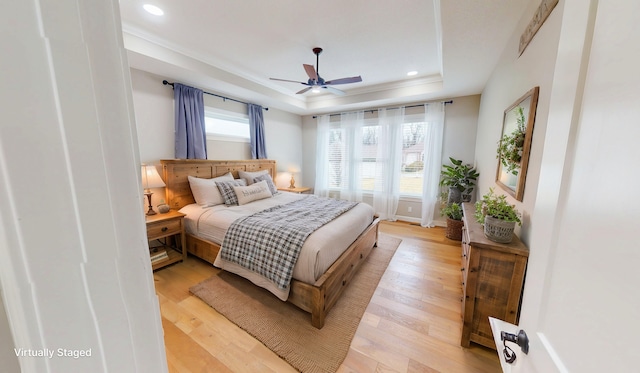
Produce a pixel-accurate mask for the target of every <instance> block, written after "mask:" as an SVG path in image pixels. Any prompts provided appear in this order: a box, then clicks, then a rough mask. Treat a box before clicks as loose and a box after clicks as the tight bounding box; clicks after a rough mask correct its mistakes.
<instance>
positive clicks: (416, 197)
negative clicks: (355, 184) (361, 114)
mask: <svg viewBox="0 0 640 373" xmlns="http://www.w3.org/2000/svg"><path fill="white" fill-rule="evenodd" d="M412 123H421V124H422V126H426V125H427V123H425V122H424V117H423V115H421V114H408V115H406V116H405V122H404V123H402V126H404V125H407V124H412ZM378 125H379V124H378V120H377V119H376V118H367V119H365V120H364V125H363V128H364V127H375V126H378ZM335 129H340V130H343V129H342V128H341V127H340V126H339V125H338V124H337V123H336V124H334V123H330V131H331V130H335ZM403 133H404V129H403ZM423 142H424V139H423ZM327 144H328V142H327ZM362 145H363V146H364V144H362ZM347 151H348V150H347ZM423 151H424V150H423ZM365 159H368V158H362V159H361V161H362V162H364V161H365ZM423 162H424V160H423ZM401 173H402V171H401ZM421 175H422V182H423V183H424V173H423V172H421ZM343 177H345V175H343ZM346 177H347V178H348V176H346ZM401 177H402V175H401ZM344 189H345V188H343V187H335V186H328V187H327V190H328V191H330V192H338V193H340V192H342V191H343V190H344ZM361 192H362V195H363V196H372V195H373V190H370V189H362V190H361ZM400 200H403V201H421V200H422V191H420V192H418V193H407V192H403V191H400Z"/></svg>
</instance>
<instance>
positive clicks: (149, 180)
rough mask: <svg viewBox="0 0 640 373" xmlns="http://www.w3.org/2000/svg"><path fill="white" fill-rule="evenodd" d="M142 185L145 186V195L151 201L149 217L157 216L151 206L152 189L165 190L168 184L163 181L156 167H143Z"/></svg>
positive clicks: (144, 165)
mask: <svg viewBox="0 0 640 373" xmlns="http://www.w3.org/2000/svg"><path fill="white" fill-rule="evenodd" d="M142 184H143V186H144V195H145V196H147V200H148V201H149V211H147V215H155V214H156V212H155V211H153V206H151V195H152V194H153V192H151V188H164V187H165V186H166V184H165V183H164V181H162V178H161V177H160V174H159V173H158V170H157V169H156V166H154V165H146V164H143V165H142Z"/></svg>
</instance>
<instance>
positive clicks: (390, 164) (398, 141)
mask: <svg viewBox="0 0 640 373" xmlns="http://www.w3.org/2000/svg"><path fill="white" fill-rule="evenodd" d="M403 123H404V107H401V108H398V109H393V110H387V109H380V110H378V128H377V133H378V144H377V147H376V148H377V151H376V153H377V154H376V160H375V182H374V188H373V209H374V211H375V212H376V213H377V214H378V215H379V216H380V218H381V219H384V220H391V221H395V220H396V212H397V210H398V201H399V200H400V173H401V170H400V167H401V165H402V126H403Z"/></svg>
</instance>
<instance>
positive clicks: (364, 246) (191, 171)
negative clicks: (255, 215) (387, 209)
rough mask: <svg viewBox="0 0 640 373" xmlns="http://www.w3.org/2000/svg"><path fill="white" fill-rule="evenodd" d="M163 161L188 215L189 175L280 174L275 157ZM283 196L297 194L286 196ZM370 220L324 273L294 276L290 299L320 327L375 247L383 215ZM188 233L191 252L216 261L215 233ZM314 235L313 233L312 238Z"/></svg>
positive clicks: (173, 199)
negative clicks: (302, 278) (242, 172)
mask: <svg viewBox="0 0 640 373" xmlns="http://www.w3.org/2000/svg"><path fill="white" fill-rule="evenodd" d="M161 164H162V167H163V176H164V180H165V183H166V185H167V186H166V199H167V203H168V204H169V206H171V208H173V209H183V210H182V211H183V212H185V211H186V212H187V215H188V216H189V215H192V214H191V213H190V212H193V211H195V210H197V209H195V210H194V209H193V208H192V210H191V211H190V210H189V209H190V207H191V206H193V204H194V202H195V201H194V197H193V195H192V193H191V188H190V186H189V181H188V177H189V176H194V177H198V178H204V179H210V178H213V177H218V176H221V175H225V174H228V173H229V172H231V173H232V175H233V176H234V177H236V178H238V177H239V172H240V171H246V172H257V171H261V170H266V172H267V173H268V174H269V175H270V176H271V177H272V178H273V179H274V180H275V177H276V162H275V161H273V160H238V161H216V160H162V161H161ZM274 197H275V196H274ZM282 198H285V199H286V198H293V197H292V196H284V197H282ZM293 199H295V198H293ZM252 203H253V202H252ZM345 215H346V214H345ZM340 218H342V217H339V219H340ZM370 220H371V221H368V222H366V223H365V224H364V228H363V229H362V232H361V233H360V234H359V235H358V234H357V232H356V238H355V240H354V241H353V242H352V243H351V244H350V245H349V246H348V247H346V249H345V250H344V252H342V254H338V257H337V260H335V261H333V262H332V264H330V266H329V267H328V269H327V270H326V271H324V273H321V274H316V276H314V278H317V279H315V281H314V280H313V279H311V280H310V279H305V280H300V279H296V277H295V276H294V278H293V279H292V280H291V285H290V288H289V291H288V298H287V301H288V302H290V303H292V304H294V305H296V306H297V307H299V308H300V309H302V310H304V311H306V312H309V313H311V323H312V325H313V326H315V327H316V328H322V327H323V325H324V321H325V317H326V315H327V314H328V312H329V310H330V309H331V308H332V306H333V305H334V304H335V302H336V301H337V300H338V299H339V297H340V295H341V294H342V292H343V291H344V289H345V288H346V287H347V286H348V285H349V283H350V281H351V279H352V277H353V275H354V274H355V273H356V271H357V270H358V268H359V267H360V265H361V263H363V262H364V260H366V258H367V256H368V255H369V253H370V252H371V250H372V249H373V247H375V245H376V243H377V238H378V223H379V219H378V218H377V217H375V216H373V217H371V219H370ZM190 224H193V222H190V221H189V220H188V221H187V222H186V226H187V228H189V225H190ZM314 234H315V233H314ZM186 236H187V237H186V242H187V251H188V252H189V253H190V254H192V255H195V256H197V257H199V258H201V259H203V260H205V261H207V262H209V263H212V264H214V263H215V262H216V258H217V257H218V252H219V251H220V246H221V245H220V243H219V241H220V240H219V239H216V237H215V235H214V236H206V235H204V236H197V233H196V232H195V231H194V230H193V229H188V232H187V234H186ZM312 237H313V235H312V236H310V237H309V238H310V239H311V238H312ZM316 241H317V239H316ZM345 246H346V245H345ZM252 281H253V280H252ZM254 283H255V282H254ZM281 299H282V298H281Z"/></svg>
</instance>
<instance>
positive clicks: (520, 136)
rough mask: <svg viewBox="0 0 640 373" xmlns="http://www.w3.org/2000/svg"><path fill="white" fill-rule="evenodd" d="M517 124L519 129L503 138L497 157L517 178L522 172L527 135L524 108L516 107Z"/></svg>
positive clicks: (499, 143) (499, 144)
mask: <svg viewBox="0 0 640 373" xmlns="http://www.w3.org/2000/svg"><path fill="white" fill-rule="evenodd" d="M516 122H517V128H516V129H515V130H513V132H511V133H508V134H505V135H504V136H502V138H501V139H500V141H499V142H498V154H497V156H496V157H497V158H498V159H499V160H500V163H502V166H503V167H505V169H506V170H507V172H508V173H510V174H512V175H516V176H517V175H518V171H520V162H521V161H522V152H523V149H524V138H525V135H526V123H525V118H524V109H523V108H522V106H518V107H516Z"/></svg>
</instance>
